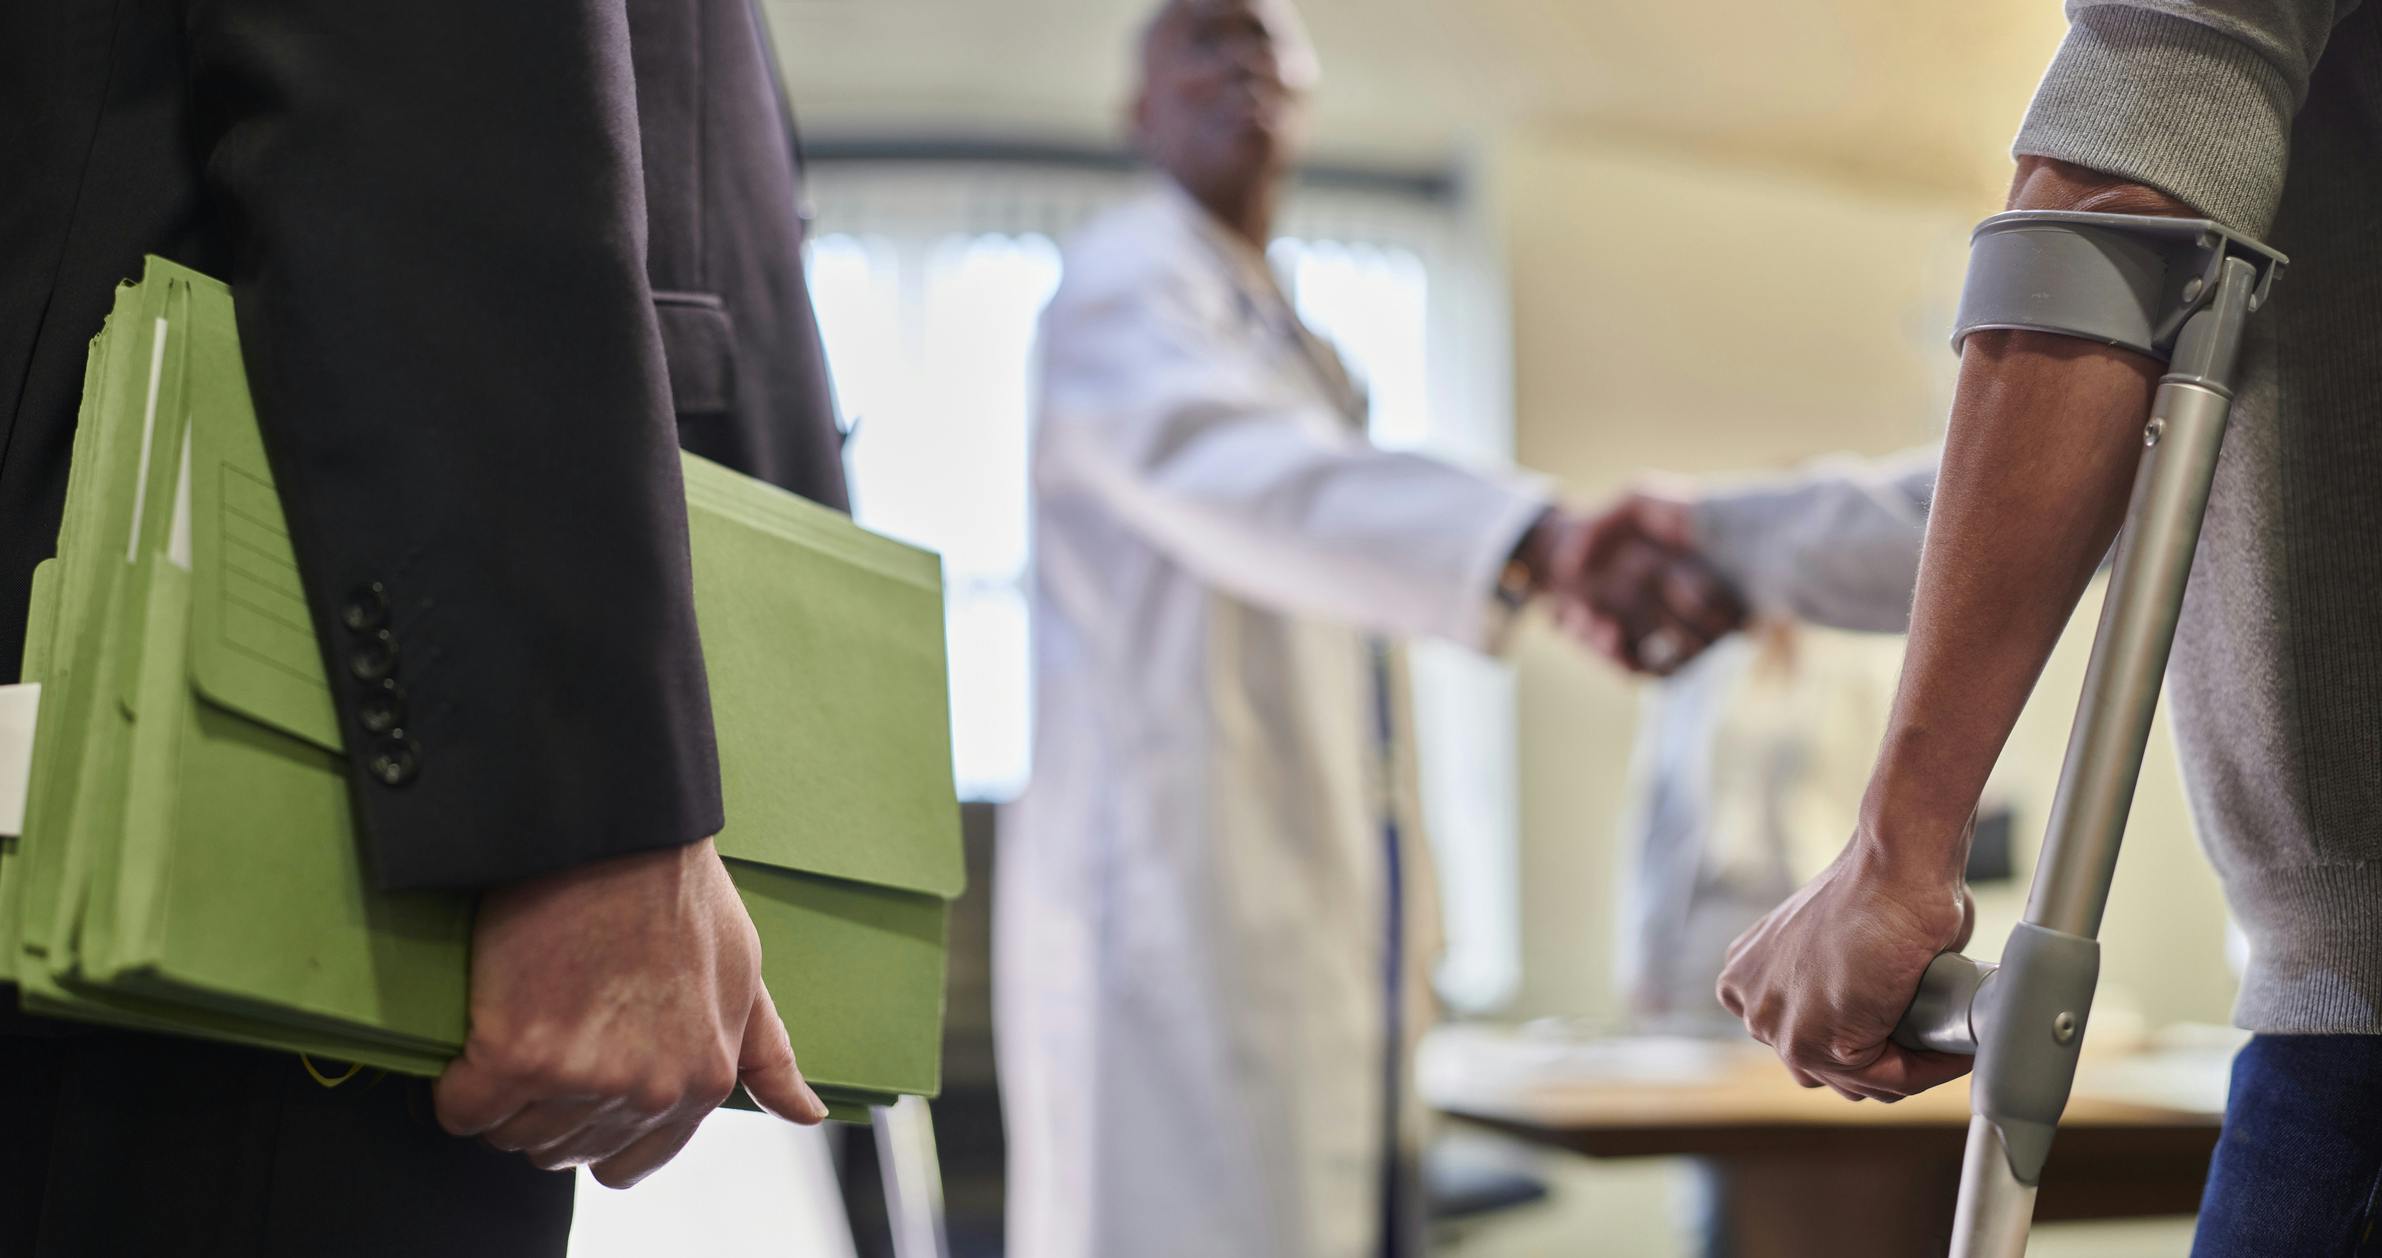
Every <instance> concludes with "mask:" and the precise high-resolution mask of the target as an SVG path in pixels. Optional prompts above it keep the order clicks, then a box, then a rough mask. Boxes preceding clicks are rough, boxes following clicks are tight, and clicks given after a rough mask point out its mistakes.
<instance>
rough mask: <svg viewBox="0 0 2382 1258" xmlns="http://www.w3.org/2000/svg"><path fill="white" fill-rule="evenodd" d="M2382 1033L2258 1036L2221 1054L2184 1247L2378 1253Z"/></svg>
mask: <svg viewBox="0 0 2382 1258" xmlns="http://www.w3.org/2000/svg"><path fill="white" fill-rule="evenodd" d="M2378 1189H2382V1036H2377V1035H2260V1036H2256V1037H2253V1038H2252V1039H2251V1040H2250V1042H2249V1044H2248V1045H2247V1046H2246V1047H2244V1048H2243V1049H2242V1050H2241V1055H2240V1056H2239V1057H2236V1058H2234V1061H2233V1093H2232V1097H2231V1099H2230V1100H2229V1101H2228V1103H2227V1104H2226V1107H2225V1133H2224V1135H2223V1137H2221V1138H2220V1139H2219V1140H2218V1142H2217V1153H2216V1160H2215V1161H2214V1162H2213V1163H2212V1164H2211V1165H2210V1166H2209V1171H2208V1187H2207V1188H2206V1189H2205V1190H2204V1191H2203V1193H2202V1195H2201V1199H2200V1228H2199V1234H2198V1235H2197V1236H2196V1237H2195V1238H2194V1239H2193V1242H2192V1255H2193V1258H2266V1256H2267V1255H2277V1256H2282V1255H2288V1256H2289V1258H2336V1256H2341V1258H2348V1256H2353V1255H2382V1226H2378V1224H2382V1218H2378V1216H2377V1214H2376V1193H2377V1190H2378Z"/></svg>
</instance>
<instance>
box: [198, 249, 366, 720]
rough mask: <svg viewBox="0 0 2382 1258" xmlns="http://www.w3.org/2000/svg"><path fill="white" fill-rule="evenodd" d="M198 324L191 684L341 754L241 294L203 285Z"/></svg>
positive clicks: (334, 711)
mask: <svg viewBox="0 0 2382 1258" xmlns="http://www.w3.org/2000/svg"><path fill="white" fill-rule="evenodd" d="M189 322H190V324H191V326H190V327H189V328H188V329H187V330H185V331H184V332H183V335H184V336H185V337H186V339H187V343H188V345H189V347H190V357H189V360H188V361H189V363H190V367H189V370H188V375H187V382H188V383H187V385H186V390H187V392H186V396H187V398H188V405H189V408H190V432H191V443H190V495H191V497H190V560H191V574H190V575H191V581H192V588H191V617H190V619H191V624H190V679H191V684H192V685H194V686H195V687H197V689H198V692H199V693H200V694H202V695H204V696H205V697H206V698H207V699H208V700H209V701H210V702H212V703H215V704H216V705H218V706H220V707H224V708H228V709H230V710H232V711H234V712H237V713H239V714H241V715H243V716H246V717H248V718H249V719H251V720H254V721H258V722H261V723H263V724H265V725H268V726H271V727H272V728H274V729H277V730H280V731H282V732H283V733H286V734H289V735H292V736H294V737H297V738H300V739H304V740H305V741H307V742H309V743H312V744H314V745H315V746H317V747H320V748H322V749H323V750H325V751H334V752H335V751H338V750H339V749H340V739H339V712H338V708H337V705H336V703H335V702H334V700H333V698H332V695H331V688H330V685H329V683H328V682H327V681H326V680H325V679H324V676H323V662H322V654H321V652H320V651H319V650H318V649H317V648H316V646H315V635H314V624H313V621H312V619H311V618H310V615H309V613H308V610H307V604H306V587H305V585H304V584H303V583H302V582H301V581H300V580H299V578H298V559H297V555H296V554H295V553H294V552H292V551H291V549H290V540H289V528H288V526H287V524H286V523H284V521H283V517H282V513H281V499H280V496H279V494H278V493H276V491H275V490H274V488H273V470H272V465H271V464H270V463H268V462H267V461H266V459H265V444H264V437H263V434H262V433H261V432H260V430H259V429H258V428H257V424H256V412H255V409H254V406H253V404H252V403H251V402H250V400H249V396H248V382H247V377H246V375H245V373H244V372H243V370H242V365H241V359H240V344H239V338H238V333H237V331H236V330H235V328H234V325H233V323H232V303H231V296H230V294H229V293H228V292H226V291H224V290H222V289H220V288H211V289H198V290H195V291H194V292H193V294H192V301H191V317H190V320H189Z"/></svg>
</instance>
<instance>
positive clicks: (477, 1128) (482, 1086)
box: [430, 1052, 528, 1136]
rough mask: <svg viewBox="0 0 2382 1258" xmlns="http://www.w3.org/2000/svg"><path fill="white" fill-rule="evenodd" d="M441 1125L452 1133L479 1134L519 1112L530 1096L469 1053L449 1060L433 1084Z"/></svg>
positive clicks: (463, 1134) (435, 1104)
mask: <svg viewBox="0 0 2382 1258" xmlns="http://www.w3.org/2000/svg"><path fill="white" fill-rule="evenodd" d="M430 1099H431V1105H432V1108H433V1109H434V1110H435V1111H436V1112H437V1115H438V1125H439V1126H441V1127H444V1128H446V1129H447V1133H448V1134H449V1135H456V1136H476V1135H479V1134H481V1133H482V1132H485V1131H489V1130H492V1129H493V1128H495V1127H496V1126H497V1125H498V1124H500V1123H502V1122H504V1121H505V1120H506V1119H509V1118H511V1117H512V1116H513V1115H514V1114H516V1113H519V1112H520V1110H521V1108H522V1106H523V1105H525V1104H527V1103H528V1102H527V1099H526V1098H524V1097H522V1096H520V1095H519V1094H517V1093H516V1092H514V1090H513V1089H512V1088H511V1087H510V1086H508V1085H507V1084H506V1082H505V1081H504V1080H503V1079H502V1078H500V1077H499V1076H498V1075H497V1073H496V1072H495V1071H493V1070H490V1069H488V1068H487V1067H486V1066H484V1065H482V1064H480V1062H478V1061H477V1060H475V1059H474V1058H473V1057H472V1056H471V1054H470V1053H468V1052H467V1053H465V1054H464V1055H463V1056H461V1057H458V1058H456V1059H455V1060H454V1061H453V1062H451V1063H449V1064H448V1066H447V1069H446V1072H445V1073H444V1074H441V1075H440V1076H439V1077H438V1081H437V1082H436V1083H434V1084H432V1085H431V1087H430Z"/></svg>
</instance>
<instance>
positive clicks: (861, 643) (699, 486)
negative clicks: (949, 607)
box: [685, 455, 966, 898]
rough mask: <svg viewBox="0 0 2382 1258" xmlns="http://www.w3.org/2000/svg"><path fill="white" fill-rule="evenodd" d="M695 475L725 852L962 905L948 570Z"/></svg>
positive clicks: (842, 521) (695, 528)
mask: <svg viewBox="0 0 2382 1258" xmlns="http://www.w3.org/2000/svg"><path fill="white" fill-rule="evenodd" d="M685 467H686V481H687V521H688V527H689V530H690V533H691V535H692V539H693V551H694V566H695V618H696V621H697V623H698V624H699V625H700V626H701V628H702V632H703V656H704V662H705V666H706V669H707V671H708V672H709V674H710V677H711V707H712V722H713V725H714V726H715V727H716V729H717V730H718V734H719V748H720V781H721V789H722V792H723V794H724V797H725V804H726V809H727V821H728V824H727V829H726V830H724V831H723V832H722V833H721V834H720V836H719V843H718V845H719V849H720V853H721V854H722V855H723V856H726V857H729V858H730V859H734V860H744V861H751V862H755V863H758V864H764V865H773V866H777V867H780V868H786V869H797V870H802V871H804V872H807V873H814V874H823V875H827V876H829V877H834V878H843V879H848V880H851V881H854V882H862V883H869V884H872V885H876V886H884V887H893V888H899V889H903V890H908V891H917V892H924V893H928V894H932V895H936V896H941V897H944V898H950V897H954V896H957V895H958V894H959V893H960V891H961V890H962V889H963V887H964V886H965V884H966V873H965V869H964V864H963V861H962V857H961V847H960V843H959V838H958V836H959V804H958V798H957V792H956V790H955V788H954V786H953V782H952V772H951V721H950V699H949V690H948V683H947V681H946V672H945V666H944V644H943V595H942V574H941V566H940V564H939V563H938V562H937V561H936V559H935V557H934V555H932V554H930V553H928V552H926V551H921V550H917V549H914V548H912V547H909V546H904V545H902V544H901V543H898V542H894V541H891V540H889V539H886V538H883V537H879V536H877V535H875V534H873V533H870V532H868V531H866V530H864V529H862V528H861V527H859V526H858V525H856V524H854V523H853V522H852V521H851V520H850V519H849V518H847V517H845V516H844V515H842V514H841V513H839V512H835V511H830V510H828V509H826V508H824V507H821V506H819V505H817V504H815V503H811V502H807V501H804V500H803V499H800V498H797V497H795V496H794V495H792V494H789V493H786V492H784V491H783V490H780V489H777V488H775V487H774V486H770V485H765V484H763V483H761V482H759V481H755V480H752V479H750V478H747V477H743V476H739V475H737V474H735V473H733V472H730V471H728V470H726V469H725V468H721V467H719V466H717V465H716V464H712V463H708V462H705V461H704V460H702V459H699V458H696V457H694V456H692V455H689V456H687V457H686V459H685ZM757 573H767V574H768V576H767V578H766V579H756V577H755V574H757Z"/></svg>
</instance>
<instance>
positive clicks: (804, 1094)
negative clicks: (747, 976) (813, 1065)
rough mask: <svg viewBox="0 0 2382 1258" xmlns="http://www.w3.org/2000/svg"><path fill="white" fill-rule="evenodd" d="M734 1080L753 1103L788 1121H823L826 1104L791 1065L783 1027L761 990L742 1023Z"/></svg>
mask: <svg viewBox="0 0 2382 1258" xmlns="http://www.w3.org/2000/svg"><path fill="white" fill-rule="evenodd" d="M736 1077H737V1079H738V1080H739V1081H741V1082H742V1083H743V1084H744V1090H745V1091H746V1092H748V1093H750V1094H751V1095H752V1098H753V1103H754V1104H756V1105H758V1106H760V1107H761V1108H762V1109H765V1110H767V1111H769V1112H770V1113H772V1114H775V1115H777V1116H778V1117H780V1118H783V1119H785V1120H787V1121H789V1122H795V1123H801V1124H802V1125H804V1126H806V1127H807V1126H810V1125H812V1124H815V1123H819V1122H822V1121H825V1119H826V1118H827V1103H826V1102H824V1101H821V1100H820V1099H819V1094H818V1093H816V1092H813V1091H811V1085H810V1084H808V1083H805V1082H803V1078H802V1071H800V1070H799V1069H797V1068H796V1067H795V1065H794V1046H793V1044H791V1043H790V1042H788V1041H787V1039H786V1024H785V1023H784V1022H783V1021H782V1020H780V1019H779V1017H778V1014H777V1005H776V1004H775V1003H774V1002H772V1001H771V1000H770V999H769V992H768V991H767V990H766V989H764V990H762V991H761V992H760V994H759V995H757V996H756V997H754V999H753V1011H752V1015H751V1016H750V1017H749V1018H747V1019H746V1020H745V1024H744V1047H743V1050H742V1051H741V1052H740V1053H739V1054H738V1055H737V1059H736Z"/></svg>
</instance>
